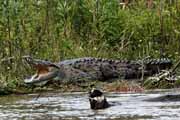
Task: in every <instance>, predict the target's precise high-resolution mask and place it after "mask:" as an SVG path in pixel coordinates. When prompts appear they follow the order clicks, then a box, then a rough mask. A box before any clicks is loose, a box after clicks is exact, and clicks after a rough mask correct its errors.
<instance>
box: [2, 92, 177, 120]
mask: <svg viewBox="0 0 180 120" xmlns="http://www.w3.org/2000/svg"><path fill="white" fill-rule="evenodd" d="M162 94H167V93H165V92H163V93H161V92H155V93H133V94H132V93H131V94H130V93H128V94H127V93H126V94H125V93H124V94H123V93H107V94H106V96H107V99H108V101H109V102H110V103H111V104H113V106H111V107H110V108H107V109H104V110H91V109H90V106H89V101H88V95H87V94H86V93H43V94H42V95H41V96H40V97H39V98H38V99H37V96H38V94H29V95H21V96H7V97H1V98H0V99H1V100H0V120H1V119H2V120H52V119H53V120H59V119H64V120H67V119H70V120H94V119H97V120H109V119H114V120H179V118H180V102H148V101H144V99H148V98H152V97H157V96H160V95H162Z"/></svg>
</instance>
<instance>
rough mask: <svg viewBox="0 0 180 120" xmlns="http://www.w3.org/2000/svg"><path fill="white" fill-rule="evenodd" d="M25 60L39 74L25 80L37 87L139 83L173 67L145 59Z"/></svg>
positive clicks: (162, 60) (167, 63)
mask: <svg viewBox="0 0 180 120" xmlns="http://www.w3.org/2000/svg"><path fill="white" fill-rule="evenodd" d="M24 60H25V61H26V62H27V63H28V64H29V65H31V66H32V67H33V68H35V69H36V70H37V72H36V74H35V75H33V76H32V77H30V78H28V79H25V80H24V82H25V83H27V84H34V85H39V84H40V85H44V84H46V83H47V82H48V81H56V82H62V81H69V82H76V83H77V82H83V81H87V80H101V81H108V80H112V79H114V78H122V79H136V78H140V77H141V76H142V73H143V76H151V75H153V74H156V73H158V72H159V71H160V70H164V69H169V68H171V66H172V61H171V60H169V59H167V58H161V59H146V60H143V62H142V60H131V61H128V60H112V59H102V58H93V57H84V58H77V59H70V60H64V61H61V62H59V63H52V62H50V61H46V60H39V59H34V58H32V57H30V56H24ZM142 63H143V65H142Z"/></svg>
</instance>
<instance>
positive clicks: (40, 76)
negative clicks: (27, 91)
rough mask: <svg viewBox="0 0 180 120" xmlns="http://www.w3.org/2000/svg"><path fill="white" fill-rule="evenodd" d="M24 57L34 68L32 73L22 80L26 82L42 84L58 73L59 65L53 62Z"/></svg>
mask: <svg viewBox="0 0 180 120" xmlns="http://www.w3.org/2000/svg"><path fill="white" fill-rule="evenodd" d="M24 59H25V61H26V62H27V63H28V64H29V65H30V66H32V67H33V68H34V69H36V73H35V74H34V75H32V76H31V77H29V78H26V79H25V80H24V82H25V83H26V84H34V85H44V84H46V83H47V82H48V81H49V80H52V79H53V78H55V77H56V76H57V74H58V69H59V67H58V66H57V65H55V64H54V63H51V62H49V61H42V60H38V59H33V58H31V57H29V56H27V57H24Z"/></svg>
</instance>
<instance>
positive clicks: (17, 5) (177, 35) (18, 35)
mask: <svg viewBox="0 0 180 120" xmlns="http://www.w3.org/2000/svg"><path fill="white" fill-rule="evenodd" d="M120 1H121V0H0V60H1V63H0V82H1V83H2V85H6V84H7V83H9V82H8V81H11V82H10V83H13V85H14V84H18V83H19V81H21V80H22V79H23V78H24V77H25V75H26V73H27V72H29V71H27V70H26V67H25V66H24V65H23V64H22V60H21V56H23V55H31V56H34V57H35V58H41V59H48V60H51V61H59V60H63V59H67V58H75V57H83V56H94V57H105V58H116V59H120V58H121V59H123V58H127V59H138V58H142V57H145V56H153V57H155V58H156V57H162V56H165V57H169V58H172V59H174V60H176V59H177V58H178V55H179V51H180V45H179V42H180V24H179V23H180V3H179V2H178V0H169V1H168V0H154V4H153V7H152V8H151V9H150V8H147V6H146V2H145V1H146V0H138V1H132V2H131V3H130V4H129V5H128V6H127V7H126V8H125V9H123V7H122V5H120ZM11 57H12V58H13V60H11V59H10V60H8V61H4V60H5V59H8V58H11Z"/></svg>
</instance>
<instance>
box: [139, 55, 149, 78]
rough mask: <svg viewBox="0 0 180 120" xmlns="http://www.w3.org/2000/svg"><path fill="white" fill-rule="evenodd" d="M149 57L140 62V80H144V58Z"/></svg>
mask: <svg viewBox="0 0 180 120" xmlns="http://www.w3.org/2000/svg"><path fill="white" fill-rule="evenodd" d="M148 58H150V56H147V57H145V58H144V59H142V63H141V67H142V71H141V73H142V74H141V80H142V81H143V80H144V60H146V59H148Z"/></svg>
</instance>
